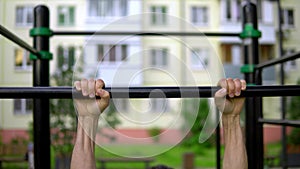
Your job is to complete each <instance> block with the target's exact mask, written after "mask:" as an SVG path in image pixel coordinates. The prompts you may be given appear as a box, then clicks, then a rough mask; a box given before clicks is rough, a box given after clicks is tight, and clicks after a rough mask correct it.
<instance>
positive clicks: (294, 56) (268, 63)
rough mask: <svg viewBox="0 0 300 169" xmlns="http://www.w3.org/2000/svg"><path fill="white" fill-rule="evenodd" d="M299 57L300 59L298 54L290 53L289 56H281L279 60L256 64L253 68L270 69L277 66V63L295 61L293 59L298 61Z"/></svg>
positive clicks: (299, 53)
mask: <svg viewBox="0 0 300 169" xmlns="http://www.w3.org/2000/svg"><path fill="white" fill-rule="evenodd" d="M299 57H300V52H297V53H292V54H289V55H286V56H283V57H280V58H275V59H273V60H270V61H267V62H265V63H261V64H258V65H256V67H255V68H256V69H262V68H266V67H270V66H273V65H276V64H279V63H284V62H287V61H291V60H295V59H298V58H299Z"/></svg>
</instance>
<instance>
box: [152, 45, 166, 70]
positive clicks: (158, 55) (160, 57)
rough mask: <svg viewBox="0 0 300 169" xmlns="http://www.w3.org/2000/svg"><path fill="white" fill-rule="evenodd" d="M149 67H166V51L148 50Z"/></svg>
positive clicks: (162, 49) (163, 49) (164, 49)
mask: <svg viewBox="0 0 300 169" xmlns="http://www.w3.org/2000/svg"><path fill="white" fill-rule="evenodd" d="M150 55H151V56H150V58H151V61H150V63H151V66H162V67H165V66H167V65H168V49H166V48H161V49H151V50H150Z"/></svg>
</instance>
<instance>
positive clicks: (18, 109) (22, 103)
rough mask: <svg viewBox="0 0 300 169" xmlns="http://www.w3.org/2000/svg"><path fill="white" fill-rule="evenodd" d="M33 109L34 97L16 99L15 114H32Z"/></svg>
mask: <svg viewBox="0 0 300 169" xmlns="http://www.w3.org/2000/svg"><path fill="white" fill-rule="evenodd" d="M32 110H33V101H32V99H14V114H31V113H32Z"/></svg>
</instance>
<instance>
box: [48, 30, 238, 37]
mask: <svg viewBox="0 0 300 169" xmlns="http://www.w3.org/2000/svg"><path fill="white" fill-rule="evenodd" d="M52 35H68V36H75V35H129V36H130V35H135V36H228V37H230V36H234V37H238V36H239V33H225V32H204V33H201V32H128V31H127V32H126V31H124V32H122V31H121V32H117V31H111V32H108V31H102V32H101V31H99V32H95V31H53V32H52Z"/></svg>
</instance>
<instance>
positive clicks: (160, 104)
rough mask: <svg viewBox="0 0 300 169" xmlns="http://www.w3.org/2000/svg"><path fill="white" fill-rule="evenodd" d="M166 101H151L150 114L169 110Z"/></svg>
mask: <svg viewBox="0 0 300 169" xmlns="http://www.w3.org/2000/svg"><path fill="white" fill-rule="evenodd" d="M168 103H169V102H168V100H167V99H165V98H164V99H151V100H150V104H151V112H153V113H165V112H167V111H168V110H169V104H168Z"/></svg>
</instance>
